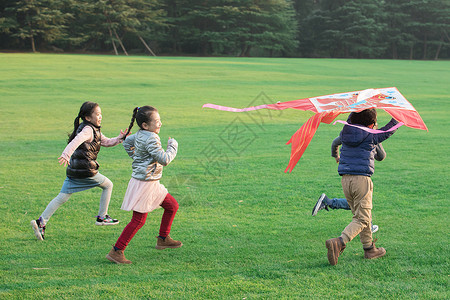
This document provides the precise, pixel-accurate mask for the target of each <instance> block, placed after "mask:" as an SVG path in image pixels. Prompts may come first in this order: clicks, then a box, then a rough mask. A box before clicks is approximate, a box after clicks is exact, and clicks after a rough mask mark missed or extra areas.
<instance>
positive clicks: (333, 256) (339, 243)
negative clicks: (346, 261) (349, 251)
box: [325, 237, 345, 266]
mask: <svg viewBox="0 0 450 300" xmlns="http://www.w3.org/2000/svg"><path fill="white" fill-rule="evenodd" d="M325 246H326V247H327V249H328V254H327V256H328V262H329V263H330V265H332V266H334V265H336V264H337V262H338V258H339V255H341V253H342V252H344V249H345V244H344V241H343V240H342V238H341V237H337V238H334V239H329V240H327V241H326V242H325Z"/></svg>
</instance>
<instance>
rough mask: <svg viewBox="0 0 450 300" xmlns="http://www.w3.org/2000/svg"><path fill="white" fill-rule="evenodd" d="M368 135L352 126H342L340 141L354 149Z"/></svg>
mask: <svg viewBox="0 0 450 300" xmlns="http://www.w3.org/2000/svg"><path fill="white" fill-rule="evenodd" d="M369 134H370V133H369V132H367V131H364V130H361V129H358V128H356V127H353V126H347V125H346V126H344V128H343V129H342V131H341V134H340V135H341V141H342V143H345V144H347V145H349V146H352V147H356V146H358V145H359V144H361V143H362V141H364V140H365V139H366V138H367V136H368V135H369Z"/></svg>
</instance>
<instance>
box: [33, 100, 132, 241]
mask: <svg viewBox="0 0 450 300" xmlns="http://www.w3.org/2000/svg"><path fill="white" fill-rule="evenodd" d="M80 119H81V121H82V123H81V124H80ZM101 122H102V111H101V109H100V106H99V105H98V104H97V103H94V102H90V101H87V102H84V103H83V105H81V107H80V111H79V113H78V115H77V117H76V118H75V121H74V123H73V125H74V127H73V132H72V133H71V134H70V135H69V140H68V145H67V147H66V148H65V149H64V151H63V153H62V154H61V156H60V157H59V158H58V160H59V164H60V165H64V166H67V170H66V175H67V177H66V180H65V181H64V183H63V186H62V188H61V191H60V192H59V194H58V195H57V196H56V197H55V198H54V199H53V200H52V201H50V203H49V204H48V205H47V207H46V209H45V210H44V212H43V213H42V214H41V216H40V217H39V219H37V220H32V221H31V227H32V228H33V230H34V234H35V236H36V238H37V239H38V240H40V241H42V240H44V233H45V228H46V225H47V222H48V221H49V219H50V217H51V216H52V215H53V213H54V212H55V211H56V210H57V209H58V208H59V207H60V206H61V205H62V204H64V203H65V202H66V201H67V200H69V198H70V196H71V195H72V194H73V193H76V192H81V191H84V190H87V189H91V188H94V187H100V188H101V189H102V190H103V192H102V195H101V197H100V208H99V212H98V216H97V221H96V223H95V225H116V224H118V223H119V221H118V220H116V219H113V218H111V217H110V216H108V206H109V201H110V199H111V193H112V188H113V184H112V182H111V180H109V179H108V178H107V177H105V176H103V175H102V174H100V173H99V172H98V169H99V164H98V162H97V155H98V152H99V151H100V147H101V146H104V147H112V146H115V145H118V144H120V143H121V142H122V141H123V139H124V138H125V137H126V134H125V133H124V132H122V131H120V134H119V136H117V137H115V138H112V139H110V138H107V137H106V136H104V135H103V134H102V133H101V131H100V124H101Z"/></svg>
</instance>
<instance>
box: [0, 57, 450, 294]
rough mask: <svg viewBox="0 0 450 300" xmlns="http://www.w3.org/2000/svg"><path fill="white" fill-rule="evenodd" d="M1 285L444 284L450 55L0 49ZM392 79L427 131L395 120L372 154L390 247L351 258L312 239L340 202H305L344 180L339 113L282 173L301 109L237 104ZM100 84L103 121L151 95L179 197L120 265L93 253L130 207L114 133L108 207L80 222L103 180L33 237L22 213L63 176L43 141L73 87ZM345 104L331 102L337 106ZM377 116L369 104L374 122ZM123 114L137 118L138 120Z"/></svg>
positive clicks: (338, 217)
mask: <svg viewBox="0 0 450 300" xmlns="http://www.w3.org/2000/svg"><path fill="white" fill-rule="evenodd" d="M0 66H1V67H0V99H1V100H0V101H1V109H0V112H1V113H0V116H1V118H0V151H1V156H0V196H1V201H0V208H1V218H0V224H1V226H0V235H1V246H0V255H1V260H0V278H1V282H0V298H1V299H31V298H48V299H99V298H102V299H295V298H317V299H319V298H320V299H323V298H325V299H327V298H328V299H336V298H342V299H347V298H356V299H367V298H375V299H448V298H450V293H449V289H448V286H449V278H450V272H449V254H450V253H449V230H448V228H449V221H448V220H449V219H448V215H449V204H450V203H449V185H448V182H449V171H448V168H449V167H450V162H449V153H448V150H449V142H448V141H449V137H450V134H449V125H450V121H449V120H450V117H449V115H448V114H449V112H450V104H449V94H450V61H393V60H338V59H265V58H184V57H177V58H171V57H157V58H153V57H114V56H87V55H86V56H81V55H45V54H35V55H31V54H0ZM390 86H396V87H397V88H398V89H399V90H400V91H401V92H402V93H403V95H404V96H405V97H406V98H407V99H408V100H409V101H410V102H411V103H412V104H413V105H414V106H415V108H416V109H417V110H418V111H419V113H420V114H421V116H422V118H423V120H424V121H425V123H426V124H427V126H428V128H429V132H425V131H420V130H414V129H411V128H407V127H402V128H400V129H399V130H398V131H397V132H396V133H395V135H394V136H392V138H390V139H389V140H387V141H386V142H385V143H383V145H384V148H385V149H386V152H387V158H386V160H385V161H383V162H379V163H376V170H375V174H374V176H373V177H372V179H373V182H374V209H373V216H374V221H375V222H374V223H375V224H377V225H379V226H380V230H379V232H378V233H377V234H376V235H375V237H377V238H378V242H377V245H378V246H382V247H385V248H386V250H387V255H386V256H385V257H383V258H381V259H378V260H373V261H369V260H364V259H363V251H362V247H361V243H360V242H359V238H356V239H355V240H353V241H352V242H351V243H349V244H348V246H347V249H346V250H345V252H344V253H343V254H342V255H341V257H340V259H339V263H338V265H337V266H335V267H332V266H330V265H329V264H328V261H327V257H326V248H325V240H327V239H329V238H332V237H336V236H338V235H339V234H340V232H341V231H342V229H343V228H344V227H345V226H346V225H347V224H348V223H349V222H350V220H351V213H350V212H349V211H342V210H341V211H330V212H326V211H321V212H319V214H318V215H317V216H316V217H312V216H311V209H312V207H313V205H314V204H315V202H316V200H317V197H318V196H319V195H320V194H321V193H322V192H326V193H327V194H328V195H329V196H335V197H341V196H342V195H343V192H342V188H341V184H340V177H339V175H338V174H337V165H336V163H335V161H334V159H333V158H332V157H331V156H330V145H331V141H332V140H333V138H334V137H336V136H337V135H338V133H339V131H340V129H341V128H342V125H335V126H333V125H327V124H321V125H320V127H319V129H318V131H317V133H316V135H315V137H314V139H313V140H312V142H311V144H310V146H309V147H308V149H307V150H306V152H305V154H304V156H303V157H302V159H301V160H300V162H299V164H298V165H297V167H296V168H295V169H294V171H293V172H292V173H291V174H285V173H284V169H285V167H286V165H287V162H288V160H289V154H290V146H287V145H285V143H286V142H287V141H288V140H289V138H290V136H291V135H292V134H293V133H294V132H295V131H296V130H297V129H298V128H299V127H300V126H301V124H303V123H304V122H305V121H306V120H307V119H308V118H309V117H310V116H312V113H311V112H303V111H294V110H286V111H282V112H274V111H265V110H261V111H258V112H252V113H244V114H236V113H229V112H221V111H215V110H211V109H202V105H203V104H204V103H215V104H221V105H225V106H234V107H246V106H248V105H259V104H264V103H274V102H276V101H288V100H295V99H300V98H306V97H312V96H318V95H325V94H331V93H337V92H346V91H353V90H360V89H366V88H381V87H390ZM86 100H91V101H95V102H98V103H99V104H100V106H101V108H102V112H103V122H102V132H103V133H104V134H105V135H106V136H109V137H114V136H116V135H117V134H118V133H119V130H120V129H125V128H126V127H127V126H128V124H129V122H130V118H131V113H132V109H133V108H134V107H135V106H143V105H153V106H155V107H157V108H158V109H159V112H160V115H161V118H162V121H163V128H162V130H161V133H160V136H161V140H162V141H163V146H165V145H166V141H167V138H168V137H169V136H171V137H174V138H176V139H177V140H178V142H179V145H180V147H179V152H178V156H177V158H176V159H175V160H174V161H173V162H172V163H171V165H170V166H168V167H166V168H165V170H164V176H163V179H162V181H161V182H162V183H163V184H164V185H165V186H166V187H167V188H168V189H169V191H170V192H171V194H172V195H173V196H174V197H175V198H176V199H177V200H178V202H179V204H180V209H179V211H178V214H177V216H176V218H175V221H174V224H173V226H172V232H171V236H172V237H173V238H175V239H179V240H181V241H182V242H183V243H184V246H183V247H182V248H180V249H169V250H164V251H158V250H155V249H154V246H155V243H156V239H155V236H156V235H157V234H158V229H159V222H160V219H161V215H162V210H161V209H159V210H156V211H154V212H152V213H150V214H149V217H148V219H147V224H146V225H145V226H144V227H143V228H142V229H141V230H140V231H139V232H138V233H137V235H136V236H135V238H134V239H133V240H132V241H131V243H130V245H129V247H128V248H127V250H126V256H127V258H128V259H130V260H132V261H133V264H132V265H115V264H112V263H110V262H109V261H108V260H106V259H105V255H106V254H107V253H108V251H109V250H110V248H111V245H112V244H114V243H115V241H116V239H117V238H118V236H119V235H120V233H121V232H122V230H123V228H124V227H125V225H126V224H127V223H128V222H129V220H130V219H131V213H130V212H126V211H122V210H120V205H121V203H122V199H123V196H124V193H125V190H126V186H127V183H128V181H129V179H130V174H131V171H130V170H131V160H130V159H129V158H128V156H127V155H126V153H125V151H124V150H123V147H122V146H117V147H114V148H103V149H102V151H101V152H100V154H99V163H100V165H101V173H102V174H104V175H106V176H107V177H108V178H110V179H111V180H112V182H113V183H114V191H113V196H112V199H111V204H110V207H109V214H110V215H112V216H113V217H116V218H118V219H120V220H121V223H120V224H119V225H117V226H104V227H99V226H95V225H94V223H95V216H96V215H97V212H98V203H99V198H100V194H101V190H100V189H93V190H89V191H85V192H81V193H77V194H74V195H73V196H72V197H71V199H70V200H69V202H67V203H66V204H64V205H63V206H62V207H61V208H60V209H59V210H58V211H57V212H56V213H55V214H54V215H53V217H52V219H51V220H50V222H49V224H48V226H47V230H46V240H45V241H44V242H38V241H37V240H36V239H35V237H34V235H33V232H32V230H31V227H30V225H29V222H30V220H32V219H35V218H37V217H39V215H40V214H41V213H42V211H43V210H44V209H45V207H46V205H47V204H48V203H49V202H50V200H51V199H52V198H53V197H54V196H56V195H57V194H58V192H59V190H60V188H61V185H62V183H63V181H64V178H65V168H64V167H61V166H59V164H58V161H57V158H58V157H59V155H60V154H61V152H62V150H63V149H64V147H65V145H66V140H67V133H68V132H70V131H71V130H72V127H73V119H74V118H75V116H76V114H77V113H78V110H79V107H80V105H81V104H82V102H84V101H86ZM345 118H346V116H345V115H342V116H341V119H345ZM389 119H390V117H389V116H388V115H387V114H386V113H384V112H379V123H380V124H383V123H386V122H387V121H389ZM135 130H136V129H135Z"/></svg>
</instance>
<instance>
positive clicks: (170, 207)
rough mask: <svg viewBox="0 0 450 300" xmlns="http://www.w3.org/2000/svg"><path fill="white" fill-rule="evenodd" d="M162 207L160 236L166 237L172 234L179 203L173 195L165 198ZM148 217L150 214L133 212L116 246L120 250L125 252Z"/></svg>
mask: <svg viewBox="0 0 450 300" xmlns="http://www.w3.org/2000/svg"><path fill="white" fill-rule="evenodd" d="M161 206H162V207H163V208H164V214H163V216H162V220H161V226H160V228H159V235H160V236H162V237H166V236H168V235H169V233H170V227H171V226H172V222H173V219H174V218H175V214H176V213H177V210H178V202H177V200H175V198H174V197H172V195H171V194H167V196H166V198H164V201H163V202H162V203H161ZM147 215H148V213H140V212H137V211H133V217H132V218H131V221H130V223H128V225H127V226H125V228H124V229H123V231H122V234H121V235H120V236H119V239H118V240H117V242H116V244H115V245H114V246H116V247H117V248H118V249H120V250H125V248H126V247H127V246H128V243H129V242H130V241H131V239H132V238H133V237H134V235H135V234H136V233H137V232H138V230H139V229H141V228H142V226H144V224H145V221H146V220H147Z"/></svg>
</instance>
